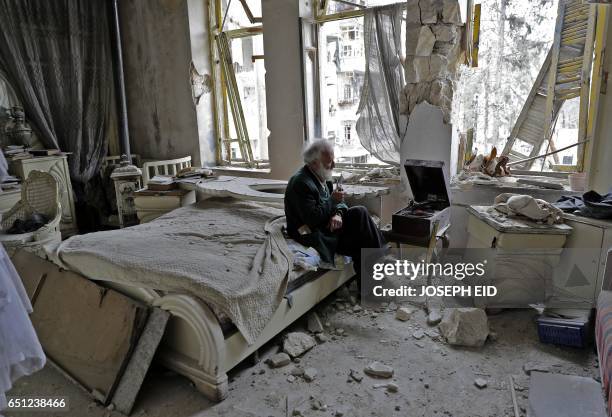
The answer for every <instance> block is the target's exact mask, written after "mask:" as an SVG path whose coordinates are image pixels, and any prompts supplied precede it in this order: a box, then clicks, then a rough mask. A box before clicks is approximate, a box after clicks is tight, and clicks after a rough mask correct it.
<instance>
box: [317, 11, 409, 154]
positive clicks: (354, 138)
mask: <svg viewBox="0 0 612 417" xmlns="http://www.w3.org/2000/svg"><path fill="white" fill-rule="evenodd" d="M351 3H352V4H351ZM392 3H397V0H362V1H358V0H349V1H334V0H327V1H323V2H320V5H321V7H322V8H321V9H319V10H318V13H317V14H318V16H317V24H318V38H317V39H318V45H317V49H318V50H319V54H320V55H319V57H320V58H319V60H318V62H319V71H318V77H319V78H318V89H319V92H318V97H319V103H318V105H319V106H320V112H319V113H318V118H319V120H318V123H319V125H320V128H321V132H324V133H323V134H325V132H326V137H327V138H328V139H330V140H332V139H333V140H335V144H336V149H335V155H336V162H338V163H340V164H342V163H347V164H355V163H360V164H377V165H378V164H382V162H381V161H379V160H378V159H376V158H374V157H373V156H372V155H371V154H370V153H369V152H368V151H367V150H366V149H365V148H364V147H363V146H361V143H360V141H359V137H358V135H357V132H356V130H355V123H356V121H357V118H358V115H357V108H358V106H359V99H360V97H361V90H362V87H363V83H364V72H365V65H366V59H365V55H364V36H363V35H364V33H363V13H364V9H365V8H366V7H374V6H382V5H386V4H392ZM403 26H405V24H404V25H403Z"/></svg>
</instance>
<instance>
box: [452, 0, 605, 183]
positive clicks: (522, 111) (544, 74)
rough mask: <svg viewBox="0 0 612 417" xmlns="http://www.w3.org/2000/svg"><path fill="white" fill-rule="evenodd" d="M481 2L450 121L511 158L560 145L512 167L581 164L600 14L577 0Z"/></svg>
mask: <svg viewBox="0 0 612 417" xmlns="http://www.w3.org/2000/svg"><path fill="white" fill-rule="evenodd" d="M480 3H481V19H480V34H479V44H478V55H479V56H478V67H477V68H468V67H461V68H460V76H459V82H458V88H457V89H456V92H455V96H454V103H453V106H454V108H453V125H454V127H455V128H457V129H458V130H459V131H460V132H468V131H473V148H472V152H473V153H485V154H486V153H489V152H490V151H491V149H492V148H493V147H496V148H497V151H498V154H499V153H502V152H503V153H504V154H507V155H509V157H510V160H511V162H517V161H524V160H525V159H529V158H534V157H537V156H539V155H544V154H548V153H552V152H556V151H557V150H561V151H560V152H558V153H553V154H551V155H549V156H548V157H546V158H540V159H533V160H528V161H525V162H523V163H519V164H516V165H514V166H513V169H514V170H515V171H520V170H532V171H548V172H553V171H557V172H568V171H580V170H582V168H583V164H582V163H583V154H584V148H585V146H586V145H579V146H576V145H577V144H581V143H584V142H583V140H584V139H585V138H586V139H588V138H587V136H588V133H587V129H588V127H587V126H588V125H589V118H590V117H592V116H593V113H592V112H591V111H590V110H589V107H593V106H590V105H589V95H590V91H591V90H592V91H594V90H593V88H594V87H593V86H594V83H592V81H593V80H595V82H596V80H597V78H598V73H599V70H597V69H595V68H594V67H595V65H594V62H593V58H594V57H595V58H596V57H597V55H598V53H597V47H598V46H597V45H598V40H597V36H595V32H596V27H597V25H600V24H603V22H602V21H601V20H605V19H596V18H595V14H596V6H589V5H583V4H581V3H580V2H574V3H575V4H574V3H572V4H569V3H568V2H565V1H562V2H561V3H559V1H558V0H540V1H537V2H531V1H530V2H526V1H523V0H482V1H481V2H480ZM566 7H567V12H566V9H565V8H566ZM556 27H557V28H558V36H557V38H555V28H556ZM553 65H554V68H555V71H549V69H550V68H551V67H552V66H553ZM591 68H593V70H591ZM582 74H586V76H583V75H582ZM591 74H592V75H591ZM551 80H552V82H550V84H549V81H551ZM549 85H551V86H554V87H552V88H549ZM595 96H597V95H595ZM581 115H582V116H581ZM580 120H582V124H581V123H580ZM566 147H569V148H568V149H563V148H566ZM568 161H571V162H570V163H569V164H568V163H567V162H568Z"/></svg>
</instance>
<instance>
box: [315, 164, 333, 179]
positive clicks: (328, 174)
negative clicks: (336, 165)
mask: <svg viewBox="0 0 612 417" xmlns="http://www.w3.org/2000/svg"><path fill="white" fill-rule="evenodd" d="M333 173H334V170H333V169H326V168H325V167H323V166H319V169H317V175H318V176H319V178H322V179H323V181H331V180H332V179H333V176H332V175H333Z"/></svg>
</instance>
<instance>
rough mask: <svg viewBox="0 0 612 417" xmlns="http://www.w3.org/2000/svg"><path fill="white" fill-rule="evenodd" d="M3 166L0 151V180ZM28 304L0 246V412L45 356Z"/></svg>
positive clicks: (4, 166)
mask: <svg viewBox="0 0 612 417" xmlns="http://www.w3.org/2000/svg"><path fill="white" fill-rule="evenodd" d="M6 174H7V164H6V160H5V159H4V155H3V154H2V152H0V180H1V179H2V178H4V177H5V176H6ZM30 312H32V305H31V304H30V300H29V298H28V295H27V294H26V292H25V289H24V288H23V284H22V283H21V278H19V275H18V274H17V271H16V270H15V267H14V266H13V264H12V263H11V260H10V259H9V257H8V255H7V254H6V251H5V250H4V247H3V246H2V245H0V410H2V409H3V408H6V406H7V404H6V392H7V391H9V390H10V389H11V388H12V386H13V383H14V382H15V381H16V380H17V379H18V378H21V377H22V376H24V375H30V374H32V373H34V372H36V371H38V370H39V369H41V368H42V367H43V366H44V365H45V354H44V353H43V350H42V347H41V346H40V343H39V341H38V337H37V336H36V332H35V331H34V327H33V326H32V322H31V321H30V317H29V316H28V313H30Z"/></svg>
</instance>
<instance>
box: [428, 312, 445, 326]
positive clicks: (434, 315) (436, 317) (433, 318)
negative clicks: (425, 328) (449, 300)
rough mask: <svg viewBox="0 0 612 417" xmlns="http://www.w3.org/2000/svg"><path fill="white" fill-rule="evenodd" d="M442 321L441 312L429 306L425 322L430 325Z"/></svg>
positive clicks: (435, 324)
mask: <svg viewBox="0 0 612 417" xmlns="http://www.w3.org/2000/svg"><path fill="white" fill-rule="evenodd" d="M441 321H442V312H441V311H440V309H439V308H431V309H429V314H428V315H427V324H429V325H430V326H437V325H438V324H439V323H440V322H441Z"/></svg>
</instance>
